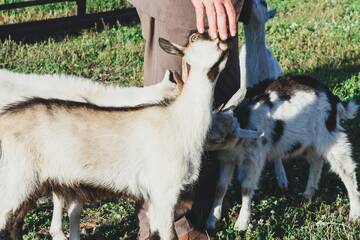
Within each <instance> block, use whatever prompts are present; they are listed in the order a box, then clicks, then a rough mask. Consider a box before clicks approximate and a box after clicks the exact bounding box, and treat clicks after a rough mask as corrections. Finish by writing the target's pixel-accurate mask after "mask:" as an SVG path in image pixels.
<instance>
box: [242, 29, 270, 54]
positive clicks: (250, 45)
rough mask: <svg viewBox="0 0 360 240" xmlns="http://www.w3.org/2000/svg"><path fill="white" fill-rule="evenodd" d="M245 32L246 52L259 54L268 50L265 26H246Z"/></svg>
mask: <svg viewBox="0 0 360 240" xmlns="http://www.w3.org/2000/svg"><path fill="white" fill-rule="evenodd" d="M244 32H245V46H246V50H249V51H251V52H253V51H255V52H259V51H264V49H266V41H265V24H258V25H250V24H249V25H245V26H244ZM250 55H251V56H252V55H253V54H250Z"/></svg>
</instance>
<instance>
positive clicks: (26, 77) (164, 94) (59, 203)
mask: <svg viewBox="0 0 360 240" xmlns="http://www.w3.org/2000/svg"><path fill="white" fill-rule="evenodd" d="M170 78H171V75H170V72H169V71H167V72H166V73H165V76H164V78H163V80H162V81H161V82H160V83H158V84H156V85H153V86H149V87H144V88H142V87H119V86H115V85H105V84H102V83H98V82H95V81H91V80H90V79H85V78H81V77H75V76H68V75H55V74H54V75H39V74H23V73H16V72H11V71H8V70H3V69H2V70H0V107H1V108H4V107H5V106H7V105H8V104H11V103H14V102H18V101H22V100H26V99H28V98H32V97H41V98H57V99H64V100H73V101H79V102H91V103H93V104H96V105H100V106H117V107H131V106H137V105H142V104H156V103H160V102H162V101H171V100H173V99H175V97H176V96H177V95H178V92H179V89H177V88H176V85H175V83H173V82H171V81H170ZM53 195H54V196H53V203H54V210H53V217H52V221H51V227H50V233H51V235H52V237H53V240H66V239H67V238H66V236H65V235H64V233H63V231H62V209H63V207H64V199H63V198H62V197H61V196H57V195H56V194H53ZM67 205H68V215H69V220H70V239H71V240H80V229H79V223H80V222H79V220H80V214H81V210H82V203H81V202H78V201H75V202H69V203H67ZM20 221H22V220H20ZM17 225H18V227H19V228H21V227H22V226H20V225H19V224H17ZM17 231H19V230H17Z"/></svg>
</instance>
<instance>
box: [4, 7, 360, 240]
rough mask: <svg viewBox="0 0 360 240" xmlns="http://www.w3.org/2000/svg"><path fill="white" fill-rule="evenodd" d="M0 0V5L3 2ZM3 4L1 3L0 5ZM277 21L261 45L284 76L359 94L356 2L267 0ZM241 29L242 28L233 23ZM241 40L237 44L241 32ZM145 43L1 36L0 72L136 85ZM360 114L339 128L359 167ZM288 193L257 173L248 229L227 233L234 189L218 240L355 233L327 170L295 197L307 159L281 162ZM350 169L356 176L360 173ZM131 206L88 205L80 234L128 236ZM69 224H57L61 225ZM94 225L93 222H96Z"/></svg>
mask: <svg viewBox="0 0 360 240" xmlns="http://www.w3.org/2000/svg"><path fill="white" fill-rule="evenodd" d="M3 2H4V1H2V2H1V0H0V4H1V3H3ZM6 2H9V1H6ZM268 3H269V6H270V7H277V9H278V15H277V17H276V18H275V19H274V20H273V21H271V22H269V24H268V25H267V33H268V43H269V45H270V46H271V47H272V49H273V51H274V53H275V55H276V56H277V58H278V59H279V61H280V63H281V65H282V67H283V69H284V71H285V72H286V73H300V74H303V73H304V74H309V75H312V76H315V77H317V78H318V79H320V80H321V81H322V82H324V83H325V84H326V85H327V86H329V87H330V89H331V90H332V91H333V92H334V93H336V94H337V95H339V96H340V97H341V98H342V99H344V100H351V99H359V98H360V1H356V0H318V1H312V0H311V1H310V0H304V1H297V0H287V1H282V0H269V2H268ZM124 6H125V5H124V1H100V0H96V1H92V2H90V1H89V9H90V11H99V10H103V9H111V8H113V7H116V8H118V7H124ZM69 10H70V13H71V14H73V13H74V11H75V8H74V5H73V4H71V3H68V4H60V5H58V6H55V5H49V6H46V7H41V8H39V9H37V8H31V9H28V10H23V11H20V12H18V13H16V14H15V13H14V12H9V13H6V14H1V15H0V24H1V23H4V22H6V23H9V22H19V21H25V20H29V19H38V18H43V17H44V18H48V17H53V16H60V15H67V14H68V11H69ZM240 28H241V26H240ZM240 35H241V36H240V41H241V42H242V41H243V37H242V34H240ZM143 48H144V43H143V40H142V38H141V29H140V27H139V26H138V25H137V26H133V27H123V26H117V27H111V28H105V29H104V30H103V31H101V32H96V31H94V30H89V31H84V32H82V33H81V34H79V35H76V36H67V37H65V38H63V37H60V36H59V37H52V38H49V39H47V40H44V41H40V42H36V43H31V44H30V43H28V44H25V43H17V42H14V41H11V40H6V41H3V42H0V68H8V69H12V70H15V71H19V72H35V73H66V74H75V75H81V76H84V77H88V78H91V79H93V80H95V81H102V82H111V83H114V84H119V85H138V86H139V85H141V83H142V80H141V79H142V64H143V58H142V52H143ZM359 120H360V117H358V118H356V119H355V120H352V121H350V122H349V123H347V124H346V129H347V130H348V132H349V135H350V140H351V142H352V143H353V146H354V150H353V155H354V159H355V161H356V162H357V163H358V164H359V163H360V138H359V137H360V121H359ZM286 169H287V171H288V175H289V176H291V177H289V180H290V190H289V191H288V192H286V193H282V192H280V191H279V190H278V188H277V187H276V181H275V178H274V174H273V169H272V166H271V165H269V166H268V167H267V169H266V171H265V173H264V177H263V181H262V182H261V185H260V188H259V191H258V192H257V194H256V197H255V201H254V204H253V209H254V211H253V216H252V222H251V225H252V227H251V229H249V230H248V231H246V232H241V233H238V232H235V231H234V230H233V223H234V221H235V220H236V217H237V213H238V210H239V208H240V206H241V201H240V193H239V189H238V187H237V186H236V184H235V186H234V187H233V188H232V189H231V190H230V193H229V202H230V206H232V207H231V208H230V210H229V212H228V214H226V216H225V217H224V219H223V220H222V221H221V223H220V224H219V227H218V232H217V237H218V238H219V239H311V240H312V239H319V240H320V239H360V224H353V223H349V222H347V221H346V220H347V214H348V211H349V203H348V198H347V195H346V190H345V188H344V186H343V185H342V183H341V182H340V181H339V179H338V178H337V176H335V175H334V174H332V173H331V172H330V171H329V169H328V167H326V168H325V169H324V171H323V177H322V180H321V184H320V190H319V191H318V193H317V195H316V196H315V198H314V199H313V200H312V201H311V202H307V201H304V200H303V199H302V198H301V197H300V196H299V195H298V193H301V192H302V191H303V189H304V188H305V183H306V177H307V165H306V164H304V163H303V162H302V161H301V160H295V161H292V162H289V163H287V164H286ZM358 173H359V174H360V171H358ZM359 174H358V175H359ZM50 213H51V212H50V206H49V205H48V204H45V205H42V206H39V207H38V208H36V209H35V210H34V211H33V212H32V213H31V214H29V216H28V218H27V220H26V221H27V224H26V228H25V229H26V239H29V240H30V239H31V240H33V239H49V236H48V234H47V232H48V227H49V223H50V219H51V214H50ZM135 220H136V217H135V216H134V205H133V203H132V202H129V201H126V200H124V199H123V200H119V201H115V202H108V203H105V204H97V205H91V206H87V208H86V210H85V212H84V214H83V217H82V226H83V229H84V232H85V233H86V235H84V236H86V237H85V239H134V238H135V236H136V231H137V226H136V221H135ZM67 224H68V223H65V225H66V226H67ZM94 226H96V227H94Z"/></svg>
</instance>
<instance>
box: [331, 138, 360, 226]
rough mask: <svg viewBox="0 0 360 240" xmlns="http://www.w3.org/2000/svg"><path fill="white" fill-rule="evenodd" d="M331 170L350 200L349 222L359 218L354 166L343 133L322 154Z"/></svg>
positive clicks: (359, 199) (358, 200)
mask: <svg viewBox="0 0 360 240" xmlns="http://www.w3.org/2000/svg"><path fill="white" fill-rule="evenodd" d="M324 157H325V159H326V160H328V161H329V163H330V165H331V169H332V170H333V171H334V172H335V173H337V174H338V175H339V177H340V178H341V180H342V182H343V183H344V185H345V187H346V189H347V191H348V196H349V200H350V213H349V218H350V220H356V219H359V218H360V194H359V192H358V189H357V181H356V169H355V168H356V165H355V163H354V161H353V159H352V156H351V146H350V144H349V142H348V140H347V137H346V135H345V134H344V133H338V135H337V136H336V142H335V143H333V144H332V145H330V147H329V149H328V150H327V151H326V152H325V153H324Z"/></svg>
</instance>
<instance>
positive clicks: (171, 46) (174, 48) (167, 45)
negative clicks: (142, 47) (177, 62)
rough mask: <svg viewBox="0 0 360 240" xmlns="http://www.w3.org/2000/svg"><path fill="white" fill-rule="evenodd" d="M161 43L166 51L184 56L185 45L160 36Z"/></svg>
mask: <svg viewBox="0 0 360 240" xmlns="http://www.w3.org/2000/svg"><path fill="white" fill-rule="evenodd" d="M159 45H160V47H161V48H162V49H163V50H164V51H165V52H167V53H169V54H174V55H179V56H184V52H183V51H184V47H182V46H180V45H178V44H175V43H171V42H169V41H168V40H166V39H164V38H159Z"/></svg>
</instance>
